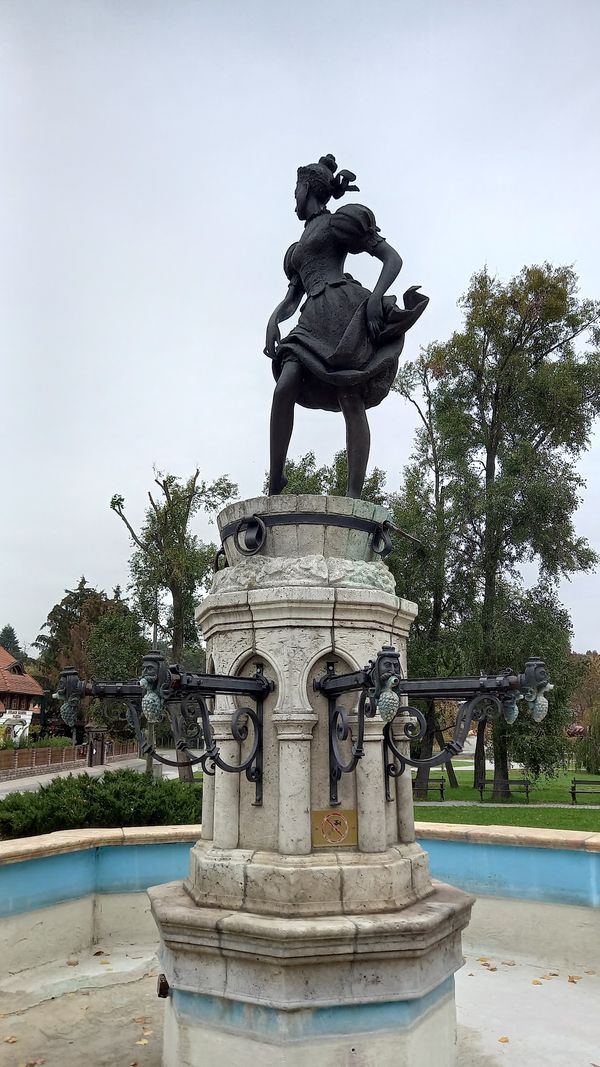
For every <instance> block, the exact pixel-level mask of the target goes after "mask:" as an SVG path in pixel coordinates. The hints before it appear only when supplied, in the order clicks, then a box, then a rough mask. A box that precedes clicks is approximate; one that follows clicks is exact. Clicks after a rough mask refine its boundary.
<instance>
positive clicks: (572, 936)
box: [0, 898, 600, 1067]
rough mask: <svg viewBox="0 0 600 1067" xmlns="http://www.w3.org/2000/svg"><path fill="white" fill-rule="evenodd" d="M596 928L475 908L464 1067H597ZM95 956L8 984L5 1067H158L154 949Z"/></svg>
mask: <svg viewBox="0 0 600 1067" xmlns="http://www.w3.org/2000/svg"><path fill="white" fill-rule="evenodd" d="M477 909H478V910H479V914H478V915H477ZM598 919H599V916H598V912H594V911H593V910H592V909H590V908H577V907H570V906H565V905H562V906H561V905H548V904H539V903H533V902H532V903H526V902H523V901H506V900H502V901H501V900H497V899H494V898H491V899H488V900H481V901H479V902H478V904H477V905H476V913H475V919H474V923H473V926H472V929H471V934H470V935H469V936H468V937H467V938H465V965H464V967H463V968H462V969H461V970H460V971H459V972H458V974H457V975H456V1002H457V1014H458V1022H459V1034H458V1048H457V1057H456V1061H457V1064H460V1067H501V1065H503V1067H506V1065H509V1067H600V1021H599V1020H600V1014H599V1012H598V1007H599V1005H600V974H599V973H598V972H599V971H600V968H597V967H594V966H592V963H596V964H597V963H598V956H599V954H600V928H599V923H598ZM507 929H509V930H510V931H511V936H512V938H513V942H512V943H513V954H512V955H511V954H508V953H507V951H506V947H505V945H504V946H503V945H502V941H506V931H507ZM478 945H483V946H484V948H483V949H482V950H481V951H480V950H479V948H478V947H476V946H478ZM517 946H518V948H519V949H520V952H517V951H516V949H517ZM536 946H537V949H536ZM496 950H497V951H496ZM98 952H99V953H100V954H98V955H95V956H89V957H82V958H81V959H79V960H78V961H77V963H76V964H75V963H74V961H73V960H71V961H70V964H67V962H66V961H61V963H60V964H56V965H52V966H50V967H45V968H41V969H40V970H39V971H38V972H27V975H25V974H23V973H21V974H20V975H13V976H12V979H11V980H10V981H7V979H6V978H4V979H3V980H2V982H1V983H0V1067H34V1065H35V1067H37V1065H38V1064H39V1065H41V1064H44V1065H46V1067H81V1065H82V1064H86V1067H105V1065H106V1067H133V1065H135V1067H160V1062H161V1045H162V1020H163V1011H164V1001H161V1000H159V999H158V998H157V996H156V976H157V973H158V965H157V962H156V959H155V958H154V956H153V954H152V948H151V947H146V948H144V947H138V948H134V947H133V946H131V947H128V948H127V949H125V948H116V947H115V948H112V949H111V951H110V952H108V951H106V952H104V953H102V952H101V950H100V949H98ZM570 979H571V980H570ZM49 996H53V999H43V1000H41V999H40V998H41V997H45V998H48V997H49ZM251 1054H252V1050H251V1045H250V1043H249V1048H248V1056H249V1059H250V1058H251ZM283 1063H284V1060H283V1057H282V1067H283ZM214 1067H217V1065H216V1064H215V1065H214ZM316 1067H318V1064H316ZM340 1067H344V1065H340ZM414 1067H434V1063H433V1062H432V1064H431V1065H429V1064H415V1065H414Z"/></svg>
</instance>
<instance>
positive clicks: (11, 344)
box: [0, 0, 600, 650]
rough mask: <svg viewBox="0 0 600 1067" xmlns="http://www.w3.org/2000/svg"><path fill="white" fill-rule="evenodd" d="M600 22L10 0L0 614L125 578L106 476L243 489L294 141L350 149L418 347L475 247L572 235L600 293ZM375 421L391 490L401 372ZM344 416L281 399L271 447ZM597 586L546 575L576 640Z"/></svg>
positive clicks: (568, 17)
mask: <svg viewBox="0 0 600 1067" xmlns="http://www.w3.org/2000/svg"><path fill="white" fill-rule="evenodd" d="M599 48H600V3H598V2H597V0H540V2H535V0H495V2H487V3H485V2H482V0H423V2H421V3H420V4H415V3H414V0H411V2H410V3H408V2H405V0H369V2H368V3H366V2H362V0H340V2H338V0H302V2H298V3H290V2H287V0H155V2H153V0H0V86H1V88H0V136H1V155H2V167H1V171H0V247H1V248H2V259H1V263H0V328H1V338H2V339H1V342H0V343H1V357H0V362H1V374H2V376H1V405H0V448H1V451H0V455H1V457H2V472H1V479H2V489H1V492H0V568H1V573H0V626H2V625H3V624H4V623H5V622H11V623H12V624H13V625H14V627H15V629H16V630H17V633H18V636H19V637H20V638H21V640H22V641H23V642H25V643H29V642H31V641H32V640H34V639H35V636H36V634H37V633H38V632H39V628H40V626H41V624H42V623H43V621H44V620H45V618H46V615H47V613H48V611H49V609H50V608H51V607H52V605H53V604H55V603H56V602H57V601H58V600H59V599H60V598H61V596H62V595H63V591H64V589H65V587H71V588H72V587H73V585H74V584H75V583H76V582H77V580H78V578H79V576H80V575H81V574H85V576H86V578H87V579H88V581H89V582H90V583H92V584H94V585H96V586H98V587H100V588H104V589H106V590H107V591H109V590H110V589H112V587H113V586H114V585H115V584H117V583H121V584H122V585H125V584H126V582H127V560H128V557H129V554H130V546H129V543H128V538H127V535H126V531H125V529H124V527H123V526H122V524H121V523H120V522H119V520H118V519H117V517H116V516H115V515H114V514H113V513H112V512H111V511H110V510H109V506H108V505H109V500H110V498H111V496H112V494H113V493H115V492H120V493H122V494H123V495H124V496H125V499H126V504H127V510H128V513H129V514H130V516H131V518H132V519H133V520H135V521H137V522H139V520H140V519H141V518H142V516H143V511H144V507H145V501H146V492H147V490H148V489H149V488H151V484H152V477H153V475H152V468H153V464H154V465H156V466H157V467H158V468H159V469H162V470H168V471H172V472H174V473H176V474H180V475H184V476H188V475H189V474H190V473H191V472H192V471H193V469H194V467H195V465H196V464H198V465H199V466H200V468H201V470H202V473H203V475H204V476H205V477H207V478H214V477H216V476H218V475H219V474H221V473H228V474H229V475H230V476H231V477H232V478H233V479H234V480H235V481H236V482H237V483H238V485H239V492H240V496H241V497H249V496H252V495H256V494H257V493H258V492H260V490H261V488H262V484H263V477H264V471H265V468H266V466H267V428H268V414H269V407H270V400H271V394H272V386H273V382H272V376H271V370H270V364H269V361H268V360H267V359H266V358H265V357H264V356H263V355H262V349H263V345H264V330H265V325H266V321H267V319H268V317H269V314H270V313H271V311H272V309H273V307H274V306H275V304H276V303H278V302H279V300H280V299H281V298H282V296H283V294H284V292H285V287H286V283H285V279H284V277H283V274H282V267H281V264H282V258H283V253H284V251H285V249H286V248H287V247H288V245H289V244H290V243H291V242H292V241H293V240H295V239H297V237H298V236H299V232H300V224H299V223H298V221H297V220H296V217H295V215H294V213H293V189H294V184H295V173H296V168H297V166H298V165H299V164H305V163H309V162H312V161H314V160H315V159H317V158H318V157H319V156H320V155H322V154H324V153H326V152H333V153H334V154H335V156H336V158H337V160H338V164H339V165H340V166H341V167H347V168H349V169H352V170H354V171H355V172H356V173H357V175H358V184H359V186H360V190H361V191H360V194H359V195H358V196H356V195H355V196H352V197H348V198H347V199H348V200H349V201H350V200H358V201H359V202H362V203H366V204H367V205H369V206H370V207H371V208H372V209H373V210H374V212H375V214H376V217H377V221H378V223H379V225H380V227H381V230H382V233H383V234H384V235H385V236H386V237H388V238H389V240H390V241H391V242H392V244H393V245H394V246H395V247H397V249H398V251H399V252H400V253H401V255H402V257H403V259H404V268H403V272H402V275H401V278H400V279H399V281H398V283H397V284H396V286H395V290H396V291H397V292H398V295H400V294H401V292H402V291H403V290H404V289H405V288H407V287H408V286H409V285H412V284H418V283H420V284H422V286H423V289H424V291H425V292H426V293H428V294H429V296H430V298H431V303H430V305H429V308H428V309H427V312H426V314H425V315H424V316H423V318H422V319H420V321H419V323H418V324H417V326H416V327H414V329H413V330H411V332H410V333H409V335H408V337H407V343H406V346H405V355H406V356H408V357H410V356H415V355H416V354H417V352H418V348H419V346H420V345H424V344H427V343H428V342H430V341H433V340H435V339H439V340H443V339H445V338H447V337H448V335H449V334H450V333H451V332H452V330H454V329H456V328H458V327H459V325H460V314H459V311H458V309H457V307H456V301H457V299H458V297H459V296H460V294H461V292H462V291H463V290H464V289H465V287H466V284H467V282H468V279H469V277H470V275H471V274H472V273H473V271H474V270H476V269H477V268H479V267H481V266H482V265H483V264H484V263H487V264H488V266H489V268H490V269H491V270H492V271H494V272H497V273H498V275H499V276H500V277H501V278H503V279H506V278H508V277H510V276H511V275H512V274H515V273H516V272H518V271H519V270H520V268H521V267H522V266H523V265H524V264H525V263H533V262H540V261H542V260H544V259H548V260H550V261H551V262H553V263H555V264H561V263H573V264H574V265H575V268H576V270H577V272H578V273H579V276H580V279H581V291H582V293H583V294H585V295H588V296H592V297H599V296H600V266H599V253H598V244H599V240H598V238H599V236H600V234H599V226H598V172H599V169H600V168H599V163H600V158H599V156H600V153H599V148H598V137H599V134H598V131H599V125H600V124H599V115H600V99H599V96H600V93H599V84H600V82H599V74H598V54H599ZM363 261H364V262H363ZM351 269H352V272H353V273H354V274H355V276H357V277H359V278H360V279H361V280H362V281H363V282H364V283H365V284H371V283H372V282H373V280H374V278H375V276H376V271H375V265H374V263H373V262H372V261H371V260H370V259H369V257H367V256H363V257H361V258H360V259H359V260H356V261H355V262H353V264H352V268H351ZM371 425H372V437H373V449H372V462H374V463H376V464H377V465H378V466H380V467H383V468H384V469H385V470H386V471H388V472H389V481H388V484H389V487H390V488H395V487H396V486H397V485H398V483H399V478H400V472H401V470H402V467H403V465H404V463H405V461H406V459H407V457H408V454H409V451H410V447H411V441H412V437H413V433H414V428H415V423H414V419H413V416H412V413H411V410H410V409H409V407H408V406H407V405H406V404H405V403H403V402H402V401H401V399H400V398H399V397H397V396H391V397H389V398H388V399H387V401H386V402H385V403H384V404H382V405H381V407H379V408H377V409H375V410H374V411H373V412H372V414H371ZM343 440H344V430H343V421H342V417H341V416H340V415H333V414H331V413H323V412H309V411H304V410H302V409H300V410H299V412H298V416H297V420H296V430H295V434H294V438H293V441H292V449H291V454H292V455H293V456H299V455H300V454H302V453H304V452H306V451H307V450H308V449H311V448H312V449H314V450H315V452H316V453H317V459H318V460H319V462H321V463H324V462H328V461H329V460H330V459H331V457H332V456H333V453H334V451H335V450H336V449H339V448H340V447H342V446H343ZM599 468H600V439H599V441H598V442H597V443H595V444H594V447H593V448H592V450H591V451H590V452H589V453H588V454H587V455H586V457H585V458H584V460H583V462H582V464H581V469H582V472H583V474H584V476H585V478H586V479H587V482H588V488H587V491H586V494H585V499H584V502H583V504H582V506H581V509H580V511H579V514H578V518H577V527H578V530H579V532H580V533H582V534H584V535H586V536H587V537H588V538H589V539H590V541H591V543H592V544H593V545H594V546H595V547H596V548H600V517H599V515H598V509H597V506H596V500H597V492H596V485H597V482H598V474H599ZM198 530H199V532H200V533H201V534H202V535H203V536H206V537H212V538H214V537H215V527H214V526H210V525H209V524H208V523H206V522H204V521H203V520H199V521H198ZM401 592H402V594H403V595H405V596H407V597H410V594H411V591H410V589H403V590H401ZM599 593H600V576H597V575H596V576H593V577H591V578H590V577H579V578H576V579H574V580H573V581H572V582H571V583H565V584H564V585H563V586H562V587H561V594H562V597H563V600H564V602H565V603H566V605H567V606H568V607H569V609H570V610H571V612H572V615H573V619H574V624H575V647H576V648H577V649H579V650H585V649H587V648H590V647H600V613H599V612H598V609H597V601H598V597H599Z"/></svg>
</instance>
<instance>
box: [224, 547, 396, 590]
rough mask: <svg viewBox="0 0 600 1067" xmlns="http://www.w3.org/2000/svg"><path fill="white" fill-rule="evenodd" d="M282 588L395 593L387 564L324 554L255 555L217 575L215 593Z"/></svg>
mask: <svg viewBox="0 0 600 1067" xmlns="http://www.w3.org/2000/svg"><path fill="white" fill-rule="evenodd" d="M280 586H331V587H333V588H342V589H343V588H346V589H380V590H381V591H382V592H384V593H392V594H393V593H394V592H395V588H394V579H393V577H392V575H391V574H390V572H389V570H388V569H387V567H386V566H385V563H381V562H377V563H365V561H364V560H349V559H337V558H335V557H331V558H329V559H326V558H325V556H323V555H314V556H301V557H297V556H296V557H288V556H276V557H269V556H251V557H249V558H248V559H245V560H242V561H241V562H240V563H236V564H235V565H234V566H233V567H226V568H225V569H224V570H222V571H218V572H217V573H216V574H215V577H214V580H213V584H212V588H211V594H213V593H234V592H237V591H240V592H241V591H246V590H248V589H276V588H278V587H280Z"/></svg>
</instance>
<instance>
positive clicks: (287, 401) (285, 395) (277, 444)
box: [269, 361, 302, 496]
mask: <svg viewBox="0 0 600 1067" xmlns="http://www.w3.org/2000/svg"><path fill="white" fill-rule="evenodd" d="M301 383H302V367H301V366H300V364H299V363H295V362H293V361H291V362H289V363H284V365H283V367H282V369H281V374H280V375H279V380H278V382H277V385H276V386H275V392H274V393H273V406H272V407H271V469H270V472H269V495H270V496H277V495H278V494H279V493H281V491H282V490H283V489H285V486H286V485H287V482H286V479H285V478H284V476H283V468H284V466H285V461H286V459H287V453H288V448H289V445H290V440H291V436H292V430H293V429H294V407H295V406H296V401H297V399H298V396H299V394H300V385H301Z"/></svg>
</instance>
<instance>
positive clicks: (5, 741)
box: [0, 734, 73, 749]
mask: <svg viewBox="0 0 600 1067" xmlns="http://www.w3.org/2000/svg"><path fill="white" fill-rule="evenodd" d="M72 745H73V741H72V739H71V738H70V737H63V736H60V737H37V736H36V735H35V734H34V735H33V736H26V737H18V738H17V740H16V741H14V740H13V738H12V737H6V738H2V739H0V748H3V749H7V748H8V749H14V748H71V747H72Z"/></svg>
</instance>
